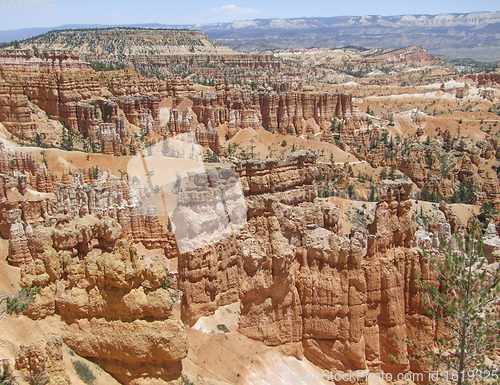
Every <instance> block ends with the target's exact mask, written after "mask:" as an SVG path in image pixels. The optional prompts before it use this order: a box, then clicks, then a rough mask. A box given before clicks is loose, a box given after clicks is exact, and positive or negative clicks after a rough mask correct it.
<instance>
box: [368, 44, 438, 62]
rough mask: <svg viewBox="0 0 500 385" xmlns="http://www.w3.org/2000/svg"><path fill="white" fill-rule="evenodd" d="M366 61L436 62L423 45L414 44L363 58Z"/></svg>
mask: <svg viewBox="0 0 500 385" xmlns="http://www.w3.org/2000/svg"><path fill="white" fill-rule="evenodd" d="M363 62H367V63H406V64H412V63H421V64H432V63H435V62H436V59H434V58H433V57H432V56H431V55H430V54H429V52H427V51H426V50H425V49H424V48H423V47H421V46H418V45H414V46H411V47H407V48H401V49H397V50H394V51H391V52H388V53H384V54H382V55H377V56H374V57H371V58H369V59H364V60H363Z"/></svg>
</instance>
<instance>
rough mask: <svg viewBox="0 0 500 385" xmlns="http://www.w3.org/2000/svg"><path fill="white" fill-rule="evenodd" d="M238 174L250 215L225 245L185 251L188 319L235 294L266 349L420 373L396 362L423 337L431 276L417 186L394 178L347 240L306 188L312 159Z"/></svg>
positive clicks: (244, 319) (323, 361)
mask: <svg viewBox="0 0 500 385" xmlns="http://www.w3.org/2000/svg"><path fill="white" fill-rule="evenodd" d="M311 156H312V155H311ZM236 170H237V172H238V173H239V174H240V178H241V183H242V186H243V189H244V192H245V195H246V202H247V222H246V224H245V225H244V227H243V228H242V229H241V230H239V231H237V232H235V233H234V234H233V235H231V236H230V237H228V238H226V239H224V240H223V241H219V242H216V243H214V244H212V245H208V246H206V247H204V248H201V249H198V250H196V251H193V252H187V253H184V254H181V255H180V257H179V287H180V288H181V290H183V293H184V295H183V299H182V303H181V307H182V313H181V314H182V319H183V321H184V322H187V323H189V324H194V323H195V322H196V320H197V319H198V318H199V317H201V316H206V315H209V314H212V313H213V312H214V311H215V310H216V309H217V308H218V307H219V306H221V305H224V304H227V303H230V302H232V301H236V300H238V299H239V300H240V301H241V316H240V324H239V331H240V333H242V334H244V335H246V336H248V337H250V338H253V339H257V340H260V341H263V342H265V343H266V344H268V345H274V346H276V345H285V344H290V343H292V344H299V345H300V346H301V348H300V349H299V351H300V352H302V353H303V354H304V355H305V356H306V357H307V358H308V359H310V360H311V361H312V362H314V363H315V364H317V365H319V366H321V367H323V368H326V369H329V370H333V371H335V370H339V371H348V370H358V369H359V370H366V369H368V368H370V370H376V369H383V370H384V371H386V372H390V373H393V374H396V373H401V372H405V371H407V370H409V369H410V368H411V369H412V370H421V368H420V369H419V368H418V366H416V365H417V363H415V362H410V361H405V360H403V361H402V362H399V361H398V362H394V361H393V360H392V359H391V358H390V357H391V355H392V356H395V355H397V356H398V357H399V356H400V355H402V356H403V357H406V355H407V353H408V351H407V346H406V344H405V343H404V342H402V341H403V339H405V338H406V337H407V336H414V337H415V332H414V330H415V327H416V322H417V320H418V319H419V317H422V315H423V314H425V312H424V310H423V306H422V304H421V303H420V299H419V298H420V297H419V296H418V293H417V292H416V288H417V283H416V276H415V274H414V273H415V271H417V272H419V273H420V274H421V275H423V277H424V279H430V277H428V274H427V273H426V271H427V270H425V269H427V267H426V266H427V265H426V262H425V260H423V259H422V257H421V256H420V254H419V253H418V251H417V250H414V249H412V248H411V243H412V240H413V234H414V232H415V225H414V224H413V222H412V221H411V218H410V217H409V211H410V208H411V202H410V200H409V193H410V189H411V185H412V183H411V182H406V181H396V182H391V181H389V182H387V183H386V185H384V186H383V187H384V189H385V194H383V199H382V201H381V202H379V203H378V205H377V209H376V215H375V219H374V222H373V223H372V224H371V226H370V227H369V230H368V231H366V230H363V229H358V228H355V229H353V230H352V231H351V236H350V237H344V236H342V235H340V233H339V225H338V221H339V217H340V210H339V208H338V207H335V206H333V205H331V204H328V203H326V202H325V203H320V202H319V201H315V197H316V195H315V193H312V192H311V191H309V189H308V187H307V185H308V183H311V182H312V181H313V180H314V179H315V177H317V175H318V169H317V167H316V165H315V161H314V157H312V158H309V155H308V154H307V153H303V154H301V155H297V156H295V157H292V158H290V159H288V160H287V161H280V162H277V161H274V160H263V161H248V162H240V163H238V164H237V165H236ZM426 274H427V275H426ZM424 318H425V317H424ZM426 322H427V321H426ZM428 327H429V328H430V329H429V330H434V329H433V328H434V325H433V324H432V322H428ZM302 353H300V354H302Z"/></svg>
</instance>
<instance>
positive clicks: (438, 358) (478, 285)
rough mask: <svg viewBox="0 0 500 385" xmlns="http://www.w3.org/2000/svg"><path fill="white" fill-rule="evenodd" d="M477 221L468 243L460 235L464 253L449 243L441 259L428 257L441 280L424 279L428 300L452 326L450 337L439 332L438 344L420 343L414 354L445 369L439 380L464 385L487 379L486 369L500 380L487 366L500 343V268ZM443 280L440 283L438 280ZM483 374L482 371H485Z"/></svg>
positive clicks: (432, 313)
mask: <svg viewBox="0 0 500 385" xmlns="http://www.w3.org/2000/svg"><path fill="white" fill-rule="evenodd" d="M480 233H481V232H480V231H479V230H478V225H477V222H474V223H473V226H472V228H471V234H467V235H466V236H465V239H464V240H463V242H462V241H461V240H460V239H459V238H457V241H458V244H459V246H460V247H459V251H458V252H457V251H453V250H451V248H450V247H449V246H447V245H446V244H445V243H444V242H443V243H442V244H443V246H444V247H445V255H444V258H442V259H441V260H437V259H435V258H434V257H430V256H428V255H425V257H426V258H428V259H429V261H430V266H431V269H432V271H433V272H434V273H435V274H436V278H437V281H435V282H428V281H426V282H424V281H422V280H421V278H420V277H418V282H419V285H420V289H421V295H422V300H423V302H424V304H425V306H426V310H427V312H428V315H429V316H430V317H431V318H432V319H434V320H435V321H436V322H439V323H441V324H442V325H444V326H445V328H446V333H445V334H446V335H437V336H436V335H434V336H432V337H433V340H434V346H418V344H417V343H415V342H412V345H413V347H414V348H416V352H417V354H416V355H414V356H413V358H414V359H418V360H419V361H421V362H422V363H424V364H427V365H429V366H430V367H433V368H434V370H437V371H438V372H439V381H440V382H439V383H443V382H442V381H443V380H444V379H445V378H448V380H450V381H451V382H452V383H455V384H458V385H465V384H476V383H484V381H481V378H480V376H482V379H483V380H484V377H485V376H486V371H489V378H490V380H491V379H493V380H495V381H494V382H493V383H498V379H499V377H498V373H497V375H496V379H495V376H493V371H492V368H491V367H487V366H486V364H485V358H486V357H487V356H488V355H490V354H491V353H492V352H493V351H494V349H495V348H497V347H498V346H499V342H500V329H499V326H500V317H499V313H498V311H497V309H496V305H497V303H498V298H499V295H500V268H499V267H493V266H491V265H490V266H487V261H486V259H485V258H484V254H483V240H482V236H481V235H479V236H478V237H477V239H476V238H475V235H476V234H480ZM436 283H437V284H436ZM480 370H482V371H483V372H482V373H480V372H479V371H480Z"/></svg>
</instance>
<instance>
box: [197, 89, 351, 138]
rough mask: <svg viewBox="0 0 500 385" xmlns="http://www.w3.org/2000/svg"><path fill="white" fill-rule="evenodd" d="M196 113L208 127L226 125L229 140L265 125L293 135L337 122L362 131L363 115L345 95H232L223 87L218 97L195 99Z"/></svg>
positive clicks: (217, 92)
mask: <svg viewBox="0 0 500 385" xmlns="http://www.w3.org/2000/svg"><path fill="white" fill-rule="evenodd" d="M191 99H192V101H193V107H192V109H193V112H194V113H195V114H196V116H197V118H198V122H199V123H203V124H204V125H205V126H206V127H208V125H209V124H210V125H211V127H215V126H217V125H221V124H226V125H227V133H226V136H227V138H228V139H230V138H232V137H233V136H234V135H236V133H237V132H238V131H239V130H240V129H245V128H248V127H252V128H257V127H260V126H261V125H262V123H264V124H267V125H268V128H269V129H270V130H277V131H281V132H282V133H289V134H292V135H307V134H315V133H318V132H319V131H320V130H324V129H326V128H328V127H330V124H331V122H332V120H333V119H342V120H345V121H346V122H347V124H346V126H347V127H350V128H352V129H354V128H355V127H356V128H359V125H360V114H359V111H358V110H357V109H356V107H354V106H353V105H352V98H351V96H348V95H342V94H320V93H316V92H313V91H308V90H307V91H306V90H297V91H291V92H285V93H276V92H263V91H259V92H251V91H247V90H245V91H239V90H235V91H232V90H231V89H230V88H229V87H227V86H224V85H222V84H220V85H218V87H217V88H216V92H215V94H209V93H207V94H206V95H205V96H204V97H199V96H193V97H191Z"/></svg>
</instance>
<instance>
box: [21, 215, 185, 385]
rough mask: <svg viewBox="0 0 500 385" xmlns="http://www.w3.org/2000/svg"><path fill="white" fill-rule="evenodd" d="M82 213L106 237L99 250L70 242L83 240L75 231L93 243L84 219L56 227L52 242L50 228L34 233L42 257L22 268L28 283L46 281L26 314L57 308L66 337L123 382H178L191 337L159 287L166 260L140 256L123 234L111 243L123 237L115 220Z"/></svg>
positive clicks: (164, 278) (99, 236)
mask: <svg viewBox="0 0 500 385" xmlns="http://www.w3.org/2000/svg"><path fill="white" fill-rule="evenodd" d="M84 219H85V220H86V221H87V222H92V221H94V231H97V234H94V236H97V239H98V240H99V241H101V240H103V241H105V245H104V247H103V249H100V251H101V252H99V253H94V252H93V250H90V251H83V250H82V249H80V250H79V251H77V252H76V253H74V252H72V250H74V249H75V248H73V249H68V248H69V247H71V246H72V245H70V244H69V243H71V242H70V240H73V239H74V240H75V242H76V241H79V240H80V236H79V235H78V233H80V234H82V235H83V239H81V241H82V242H86V241H89V240H90V241H91V243H92V240H93V239H94V238H93V237H92V226H87V227H85V226H84V227H82V226H81V225H82V224H83V222H82V223H81V225H80V226H75V227H72V229H73V230H72V229H70V228H64V229H54V233H53V237H52V238H54V239H55V241H54V244H53V246H52V245H51V244H52V239H51V237H50V236H48V234H47V231H46V230H45V229H43V230H40V231H41V234H39V235H42V236H38V237H36V239H37V244H36V245H35V247H36V248H37V249H38V250H39V252H40V253H41V255H39V257H40V258H38V259H36V260H35V263H33V264H31V265H28V266H26V267H24V268H23V270H22V271H21V285H22V286H23V287H32V286H41V287H42V291H41V294H40V295H39V296H37V298H36V301H35V302H34V303H33V304H32V305H30V307H29V309H28V314H29V316H30V317H31V318H34V319H38V318H45V317H47V316H50V315H53V314H58V315H60V316H61V319H62V320H63V321H64V322H65V324H66V326H65V328H64V330H63V336H62V338H63V340H64V342H65V343H66V344H67V345H68V346H69V347H71V348H72V349H73V350H74V351H75V352H76V353H77V354H79V355H81V356H83V357H87V358H91V359H93V360H95V361H96V362H98V363H99V364H100V365H101V366H102V367H103V369H104V370H106V371H107V372H109V373H110V374H112V375H113V376H114V377H115V378H116V379H117V380H118V381H120V382H121V383H124V384H133V385H135V384H145V383H151V381H155V383H158V384H179V385H180V384H181V383H183V378H182V364H181V360H182V359H183V358H185V357H186V354H187V337H186V334H185V332H184V326H183V324H182V322H181V321H180V320H179V319H176V318H175V317H174V316H173V313H172V300H171V297H170V293H169V291H168V290H167V289H163V288H162V285H163V284H164V283H165V282H166V281H167V271H166V270H165V268H164V267H163V265H162V263H161V261H156V262H154V261H150V263H149V264H146V263H145V262H143V261H142V260H141V258H140V257H139V256H138V255H137V251H136V250H135V248H133V247H130V246H129V244H128V242H127V241H125V240H118V241H117V242H116V244H115V245H114V247H110V244H109V242H108V240H107V239H106V238H108V239H109V237H111V239H117V238H119V237H120V236H121V227H120V226H119V225H118V224H116V222H115V223H107V222H106V221H104V222H96V221H95V219H92V218H91V217H89V218H84ZM100 223H103V226H102V227H101V225H100ZM37 229H38V228H37ZM37 229H35V231H36V230H37ZM75 230H76V232H75ZM85 237H88V238H87V239H86V238H85ZM75 246H76V245H75ZM42 249H43V253H42ZM104 250H106V251H105V252H104ZM108 250H109V251H108Z"/></svg>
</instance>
